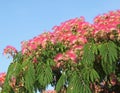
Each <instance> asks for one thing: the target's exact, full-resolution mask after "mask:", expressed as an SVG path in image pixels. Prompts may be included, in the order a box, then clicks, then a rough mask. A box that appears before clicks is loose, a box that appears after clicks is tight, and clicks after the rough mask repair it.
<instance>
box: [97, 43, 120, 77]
mask: <svg viewBox="0 0 120 93" xmlns="http://www.w3.org/2000/svg"><path fill="white" fill-rule="evenodd" d="M98 50H99V53H100V56H101V61H102V62H101V64H102V67H103V70H104V71H105V73H106V74H107V75H108V74H110V73H112V72H114V71H115V65H116V61H117V57H118V55H117V46H116V45H115V44H114V42H112V41H109V42H103V43H102V44H100V45H99V46H98Z"/></svg>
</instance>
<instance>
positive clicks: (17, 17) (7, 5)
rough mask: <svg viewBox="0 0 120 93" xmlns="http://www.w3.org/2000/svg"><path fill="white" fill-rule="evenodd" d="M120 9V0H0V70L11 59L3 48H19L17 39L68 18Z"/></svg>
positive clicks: (48, 27) (29, 35) (19, 39)
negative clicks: (4, 54)
mask: <svg viewBox="0 0 120 93" xmlns="http://www.w3.org/2000/svg"><path fill="white" fill-rule="evenodd" d="M117 9H120V0H0V72H6V71H7V68H8V66H9V64H10V62H11V60H10V59H6V57H5V56H3V54H2V52H3V49H4V48H5V47H6V46H7V45H12V46H14V47H16V48H17V49H18V50H20V49H21V41H24V40H29V39H31V38H33V37H34V36H37V35H39V34H41V33H43V32H45V31H51V29H52V27H53V26H54V25H59V24H60V23H61V22H64V21H66V20H68V19H71V18H75V17H80V16H84V17H85V19H86V20H87V21H88V22H92V21H93V18H94V17H95V16H97V15H98V14H103V13H106V12H108V11H110V10H117Z"/></svg>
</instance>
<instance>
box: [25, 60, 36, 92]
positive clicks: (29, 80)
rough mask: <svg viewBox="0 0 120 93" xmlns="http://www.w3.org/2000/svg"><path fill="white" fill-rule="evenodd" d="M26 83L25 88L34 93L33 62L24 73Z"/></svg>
mask: <svg viewBox="0 0 120 93" xmlns="http://www.w3.org/2000/svg"><path fill="white" fill-rule="evenodd" d="M24 82H25V88H26V89H27V90H28V91H29V93H33V90H34V89H33V85H34V82H35V69H34V66H33V63H32V62H30V63H29V64H28V65H27V70H25V72H24Z"/></svg>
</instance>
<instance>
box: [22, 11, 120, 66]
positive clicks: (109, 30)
mask: <svg viewBox="0 0 120 93" xmlns="http://www.w3.org/2000/svg"><path fill="white" fill-rule="evenodd" d="M118 24H120V10H117V11H110V12H109V13H106V14H103V15H98V16H96V17H95V19H94V23H93V24H90V23H89V22H86V21H85V19H84V17H80V18H74V19H70V20H68V21H65V22H63V23H61V24H60V26H54V27H53V29H52V30H53V31H52V32H45V33H43V34H41V35H39V36H36V37H34V38H33V39H31V40H29V41H24V42H22V53H23V54H27V55H30V54H32V53H33V51H36V50H37V49H38V48H39V49H42V48H45V47H46V44H47V42H48V41H50V42H51V43H52V44H56V43H57V42H62V43H63V44H64V45H66V46H67V47H69V48H70V49H69V50H68V51H66V52H65V53H61V54H57V55H56V56H55V59H54V60H55V62H56V63H57V66H58V67H59V66H60V62H58V61H60V60H68V59H71V60H72V61H73V63H76V62H77V55H76V52H77V50H79V51H81V54H80V55H79V56H82V54H83V52H82V51H83V50H82V48H83V46H84V44H86V43H87V42H89V40H91V38H93V39H94V40H95V42H96V43H99V42H100V41H101V40H109V39H111V40H113V39H114V40H115V39H117V40H119V39H120V29H119V25H118ZM33 60H34V61H35V62H36V58H34V59H33ZM61 64H62V63H61Z"/></svg>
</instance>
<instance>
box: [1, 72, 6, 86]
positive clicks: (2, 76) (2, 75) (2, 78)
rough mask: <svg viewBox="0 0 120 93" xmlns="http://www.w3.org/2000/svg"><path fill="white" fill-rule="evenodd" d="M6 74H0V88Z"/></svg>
mask: <svg viewBox="0 0 120 93" xmlns="http://www.w3.org/2000/svg"><path fill="white" fill-rule="evenodd" d="M5 77H6V73H0V87H2V85H3V84H4V81H5Z"/></svg>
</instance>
